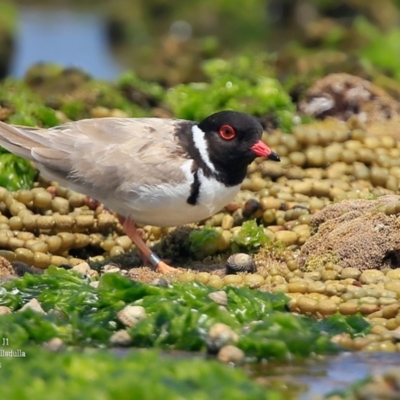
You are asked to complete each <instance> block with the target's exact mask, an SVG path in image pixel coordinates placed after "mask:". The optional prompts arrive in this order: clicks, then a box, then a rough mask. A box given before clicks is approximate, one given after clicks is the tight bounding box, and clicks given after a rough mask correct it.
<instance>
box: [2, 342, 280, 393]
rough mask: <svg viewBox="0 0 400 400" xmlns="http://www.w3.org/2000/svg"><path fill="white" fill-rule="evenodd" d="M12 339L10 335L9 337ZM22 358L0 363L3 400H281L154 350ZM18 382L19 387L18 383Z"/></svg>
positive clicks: (208, 364) (38, 353)
mask: <svg viewBox="0 0 400 400" xmlns="http://www.w3.org/2000/svg"><path fill="white" fill-rule="evenodd" d="M10 338H12V336H10ZM23 351H24V352H25V354H26V357H25V358H2V359H1V360H0V361H1V364H0V367H1V369H0V370H1V373H0V397H1V398H2V399H7V400H26V399H32V398H35V399H41V400H52V399H54V398H57V399H60V400H74V399H78V398H79V399H102V400H114V399H118V400H125V399H126V400H128V399H132V398H135V399H141V400H146V399H147V400H153V399H161V398H162V399H164V400H179V399H189V398H191V399H199V400H211V399H228V398H229V399H232V400H241V399H249V400H252V399H254V400H258V399H260V400H261V399H265V400H267V399H268V400H283V399H284V398H285V397H283V395H282V394H279V393H278V392H277V391H275V390H271V389H267V388H263V387H261V386H260V385H258V384H256V383H254V382H252V381H251V380H250V378H249V377H247V376H246V373H245V372H244V371H243V370H239V369H232V368H227V367H226V366H224V365H222V364H219V363H217V362H215V361H209V360H208V361H206V360H203V359H200V358H186V359H185V358H182V357H181V358H179V359H177V358H176V357H174V356H169V355H165V354H161V353H160V352H158V351H154V350H152V351H150V350H149V351H146V352H140V351H130V352H126V353H122V354H115V353H111V352H109V351H105V350H97V351H95V352H94V351H87V350H86V351H83V352H78V351H67V352H63V353H57V354H54V353H51V352H49V351H44V350H42V349H38V348H34V347H24V348H23ZM22 382H23V384H21V383H22Z"/></svg>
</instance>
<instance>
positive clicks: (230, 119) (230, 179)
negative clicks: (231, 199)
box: [194, 111, 279, 185]
mask: <svg viewBox="0 0 400 400" xmlns="http://www.w3.org/2000/svg"><path fill="white" fill-rule="evenodd" d="M198 128H199V129H200V130H201V131H202V132H204V139H205V141H206V144H207V153H208V156H209V159H210V161H211V163H212V164H213V165H214V167H215V170H216V171H217V173H219V174H220V177H221V178H222V181H224V183H226V184H228V185H237V184H239V183H240V182H242V181H243V179H244V178H245V176H246V171H247V166H248V165H249V164H250V163H251V162H252V161H253V160H254V159H255V158H256V157H266V158H268V159H271V160H273V161H279V156H278V155H277V154H276V153H274V152H273V151H272V150H271V149H270V148H269V147H268V146H267V145H266V144H265V143H264V142H262V141H261V136H262V133H263V128H262V126H261V124H260V123H259V122H258V121H257V119H255V118H254V117H252V116H250V115H247V114H244V113H240V112H235V111H221V112H218V113H215V114H213V115H211V116H209V117H207V118H206V119H204V120H203V121H201V122H200V123H199V124H198ZM197 134H198V135H201V132H197ZM194 142H195V144H196V145H198V143H196V132H194ZM197 147H198V146H197Z"/></svg>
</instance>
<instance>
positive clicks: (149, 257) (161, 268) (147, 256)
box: [118, 215, 178, 274]
mask: <svg viewBox="0 0 400 400" xmlns="http://www.w3.org/2000/svg"><path fill="white" fill-rule="evenodd" d="M118 220H119V222H120V224H121V225H122V227H123V229H124V232H125V233H126V234H127V235H128V237H129V238H130V239H131V240H132V242H133V243H135V245H136V247H137V248H138V250H139V252H140V254H141V255H142V258H144V260H145V261H147V262H148V263H149V264H151V266H152V267H154V268H155V270H156V271H157V272H160V273H161V274H171V273H176V272H177V271H178V270H177V269H176V268H174V267H170V266H169V265H168V264H166V263H165V262H164V261H161V260H160V259H159V258H158V256H157V255H156V254H155V253H153V252H152V251H151V250H150V249H149V248H148V246H147V245H146V243H145V242H144V241H143V239H142V238H141V236H140V234H139V233H138V231H137V229H136V226H135V222H134V221H133V220H132V219H131V218H130V217H127V218H125V217H123V216H121V215H118Z"/></svg>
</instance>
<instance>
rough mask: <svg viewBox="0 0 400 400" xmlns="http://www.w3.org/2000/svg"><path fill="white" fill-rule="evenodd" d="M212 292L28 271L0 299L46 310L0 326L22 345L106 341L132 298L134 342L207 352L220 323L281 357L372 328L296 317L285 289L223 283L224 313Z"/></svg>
mask: <svg viewBox="0 0 400 400" xmlns="http://www.w3.org/2000/svg"><path fill="white" fill-rule="evenodd" d="M213 291H214V289H213V288H211V287H207V286H204V285H202V284H199V283H193V284H174V285H173V287H172V288H164V287H156V286H150V285H146V284H142V283H139V282H133V281H131V280H129V279H127V278H123V277H121V276H120V275H118V274H105V275H103V276H102V277H101V278H100V284H99V287H98V288H94V287H92V286H91V285H90V284H89V282H88V281H86V280H84V279H82V278H81V277H80V276H78V275H77V274H76V273H72V272H68V271H65V270H62V269H57V268H55V267H50V268H49V269H47V270H46V271H45V273H44V274H43V275H29V274H26V275H25V277H24V278H21V279H16V280H13V281H10V282H6V283H4V284H3V285H2V289H1V290H0V305H6V306H9V307H11V308H12V309H13V310H15V311H17V310H19V309H20V308H21V307H22V306H23V305H24V304H25V303H27V302H28V301H29V300H31V299H32V298H36V299H37V300H38V301H39V303H40V304H41V306H42V307H43V309H44V310H45V311H46V313H47V314H44V315H43V314H39V313H36V312H34V311H32V310H25V311H22V312H16V313H13V314H8V315H4V316H2V317H1V318H0V332H1V333H2V335H3V336H8V337H12V340H13V344H14V346H19V347H21V346H24V345H28V344H40V343H44V342H46V341H48V340H50V339H51V338H54V337H58V338H61V339H62V340H63V341H64V342H65V343H66V344H68V345H74V346H95V347H97V346H100V347H104V346H107V345H109V342H108V341H109V338H110V337H111V335H112V334H113V333H114V332H115V331H117V330H118V329H121V328H123V326H122V324H121V323H120V322H119V320H118V318H117V312H118V311H120V310H121V309H122V308H124V307H125V306H126V305H129V304H133V305H140V306H142V307H144V309H145V310H146V314H147V317H146V318H144V319H143V320H141V321H139V322H138V323H137V324H136V325H135V326H133V327H131V328H128V332H129V335H130V336H131V338H132V345H133V346H135V347H144V348H147V347H156V348H161V349H169V350H187V351H205V350H206V348H207V344H206V343H207V332H208V330H209V329H210V327H211V326H212V325H213V324H215V323H216V322H222V323H225V324H226V325H228V326H230V327H231V328H232V329H233V330H234V331H235V332H237V333H238V334H239V341H238V343H237V346H238V347H240V348H242V349H243V350H244V352H245V354H246V355H247V356H248V357H251V358H252V359H259V360H261V359H279V360H286V359H290V358H293V357H305V356H309V355H310V354H315V353H316V354H324V353H330V352H334V351H338V350H339V348H338V347H337V346H336V345H335V344H333V343H332V342H331V341H330V337H331V336H333V335H334V334H337V333H338V332H339V331H340V332H347V333H349V334H350V335H352V336H355V335H362V334H364V333H365V332H366V331H367V330H368V327H369V325H368V324H367V323H366V322H365V321H364V320H363V319H362V318H361V317H342V316H333V317H330V318H328V319H326V320H323V321H318V320H316V319H312V318H308V317H298V316H295V315H293V314H290V313H289V312H287V311H285V309H286V305H287V302H288V298H287V297H286V296H285V295H283V294H270V293H265V292H259V291H254V290H251V289H248V288H234V287H227V288H226V289H225V291H226V294H227V299H228V304H227V306H226V309H227V311H224V310H221V308H220V307H219V305H218V304H217V303H215V302H214V301H212V300H211V299H210V298H209V297H208V295H209V294H210V293H211V292H213ZM243 329H245V330H246V334H245V335H241V334H240V333H241V332H243ZM299 332H301V335H299Z"/></svg>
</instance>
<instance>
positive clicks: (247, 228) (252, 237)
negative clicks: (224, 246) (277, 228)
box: [232, 220, 271, 252]
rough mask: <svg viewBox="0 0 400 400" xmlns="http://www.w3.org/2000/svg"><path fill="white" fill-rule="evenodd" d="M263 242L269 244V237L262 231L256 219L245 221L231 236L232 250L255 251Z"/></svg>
mask: <svg viewBox="0 0 400 400" xmlns="http://www.w3.org/2000/svg"><path fill="white" fill-rule="evenodd" d="M264 244H271V240H270V238H269V237H268V236H267V234H266V233H265V232H264V228H263V226H262V225H260V226H258V225H257V222H256V220H249V221H245V222H244V223H243V224H242V227H241V228H240V230H239V232H237V233H235V234H234V235H233V237H232V251H233V252H237V251H245V250H246V251H250V252H252V251H255V250H257V249H258V248H259V247H260V246H262V245H264Z"/></svg>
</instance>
